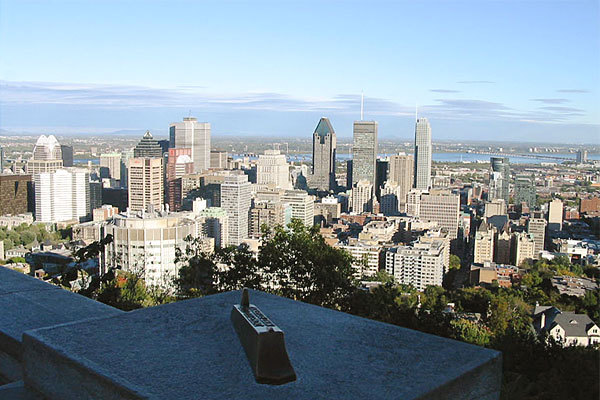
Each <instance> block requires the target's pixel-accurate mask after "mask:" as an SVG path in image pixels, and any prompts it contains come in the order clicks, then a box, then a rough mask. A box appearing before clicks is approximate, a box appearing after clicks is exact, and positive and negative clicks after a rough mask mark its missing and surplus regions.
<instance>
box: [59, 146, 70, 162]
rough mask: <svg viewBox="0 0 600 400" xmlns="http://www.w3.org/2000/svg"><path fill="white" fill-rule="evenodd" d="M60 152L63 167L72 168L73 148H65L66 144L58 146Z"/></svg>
mask: <svg viewBox="0 0 600 400" xmlns="http://www.w3.org/2000/svg"><path fill="white" fill-rule="evenodd" d="M60 152H61V156H62V162H63V167H72V166H73V146H67V145H66V144H61V145H60Z"/></svg>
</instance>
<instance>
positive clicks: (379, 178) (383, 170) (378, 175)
mask: <svg viewBox="0 0 600 400" xmlns="http://www.w3.org/2000/svg"><path fill="white" fill-rule="evenodd" d="M389 167H390V160H389V159H387V158H385V159H382V158H379V159H377V161H376V163H375V185H374V187H373V188H374V189H375V197H377V200H381V197H380V196H381V187H382V186H383V184H384V183H385V182H386V181H387V180H388V171H389Z"/></svg>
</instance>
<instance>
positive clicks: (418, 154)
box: [414, 118, 432, 190]
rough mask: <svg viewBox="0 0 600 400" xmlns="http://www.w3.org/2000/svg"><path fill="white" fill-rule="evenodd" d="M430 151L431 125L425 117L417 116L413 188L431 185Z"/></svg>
mask: <svg viewBox="0 0 600 400" xmlns="http://www.w3.org/2000/svg"><path fill="white" fill-rule="evenodd" d="M431 153H432V149H431V126H430V125H429V122H428V121H427V118H419V119H417V122H416V124H415V164H414V171H415V172H414V180H415V181H414V188H415V189H420V190H428V189H429V188H430V187H431V155H432V154H431Z"/></svg>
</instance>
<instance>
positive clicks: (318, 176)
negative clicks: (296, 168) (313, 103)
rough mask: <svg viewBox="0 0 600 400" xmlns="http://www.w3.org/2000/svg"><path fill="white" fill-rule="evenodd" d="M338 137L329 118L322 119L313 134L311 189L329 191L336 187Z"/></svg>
mask: <svg viewBox="0 0 600 400" xmlns="http://www.w3.org/2000/svg"><path fill="white" fill-rule="evenodd" d="M336 146H337V142H336V136H335V132H334V130H333V126H331V122H329V118H325V117H323V118H321V119H320V120H319V123H318V124H317V127H316V128H315V132H314V133H313V153H312V154H313V156H312V161H313V165H312V175H311V177H310V180H309V183H310V187H311V188H315V189H317V190H322V191H327V190H333V189H335V187H336V183H335V154H336Z"/></svg>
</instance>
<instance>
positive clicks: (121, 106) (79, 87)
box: [0, 0, 600, 143]
mask: <svg viewBox="0 0 600 400" xmlns="http://www.w3.org/2000/svg"><path fill="white" fill-rule="evenodd" d="M361 91H364V93H365V118H366V119H375V120H378V121H379V122H380V137H382V138H410V137H411V136H412V135H413V126H414V122H413V121H414V109H415V104H418V105H419V114H420V115H424V116H427V117H428V118H429V119H430V122H431V124H432V132H433V137H434V140H435V139H441V140H442V139H443V140H452V139H453V140H461V141H464V140H469V139H471V140H486V139H488V140H503V139H505V140H521V141H550V142H572V143H584V142H588V143H600V7H599V2H598V1H597V0H595V1H578V0H569V1H553V0H549V1H517V0H504V1H486V0H474V1H453V0H446V1H386V2H378V1H368V2H367V1H360V2H358V1H357V2H352V1H318V2H311V1H302V2H300V1H285V0H284V1H276V2H262V1H247V2H228V1H214V2H209V1H206V2H203V1H153V0H148V1H106V0H104V1H27V0H18V1H17V0H15V1H11V0H0V129H5V130H9V131H23V132H35V133H37V132H53V133H58V134H61V133H93V132H110V131H115V130H145V129H151V130H153V131H154V132H155V133H156V134H157V135H159V136H160V135H163V134H166V132H167V129H168V125H169V123H170V122H174V121H177V120H180V119H181V118H182V117H183V116H187V115H188V113H189V111H190V110H191V113H192V114H193V115H195V116H197V117H198V118H199V119H201V120H206V121H210V122H211V123H212V124H213V133H214V134H215V135H219V134H223V135H225V134H229V135H251V134H254V135H272V136H300V135H307V136H308V135H310V134H311V133H312V131H313V130H314V127H315V126H316V123H317V121H318V118H319V117H320V116H323V115H325V116H329V117H330V118H331V120H332V123H333V126H334V128H335V129H336V131H337V133H338V135H339V136H342V137H350V136H351V129H352V121H353V120H354V119H358V117H359V110H360V93H361Z"/></svg>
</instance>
